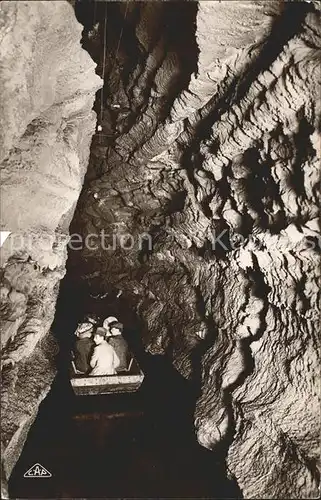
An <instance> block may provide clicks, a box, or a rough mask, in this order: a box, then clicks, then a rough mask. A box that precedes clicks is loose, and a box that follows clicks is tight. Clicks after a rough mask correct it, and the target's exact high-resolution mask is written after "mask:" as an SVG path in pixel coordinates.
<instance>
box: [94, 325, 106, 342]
mask: <svg viewBox="0 0 321 500" xmlns="http://www.w3.org/2000/svg"><path fill="white" fill-rule="evenodd" d="M106 335H107V330H106V329H105V328H103V327H101V326H100V327H98V328H97V330H96V333H95V335H94V342H95V344H96V345H98V344H101V343H102V342H104V341H105V340H106Z"/></svg>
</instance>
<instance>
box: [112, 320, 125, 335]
mask: <svg viewBox="0 0 321 500" xmlns="http://www.w3.org/2000/svg"><path fill="white" fill-rule="evenodd" d="M109 331H110V335H111V336H112V337H116V336H117V335H122V333H123V325H122V324H121V323H119V322H118V321H116V322H115V323H111V325H109Z"/></svg>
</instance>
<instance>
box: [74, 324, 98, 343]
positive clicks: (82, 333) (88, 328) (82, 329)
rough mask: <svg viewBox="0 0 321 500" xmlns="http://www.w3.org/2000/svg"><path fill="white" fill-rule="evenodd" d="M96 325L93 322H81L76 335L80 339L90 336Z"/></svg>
mask: <svg viewBox="0 0 321 500" xmlns="http://www.w3.org/2000/svg"><path fill="white" fill-rule="evenodd" d="M93 330H94V327H93V325H92V323H81V324H80V325H79V326H78V328H77V331H76V335H77V337H78V338H79V339H85V338H89V337H91V336H92V334H93Z"/></svg>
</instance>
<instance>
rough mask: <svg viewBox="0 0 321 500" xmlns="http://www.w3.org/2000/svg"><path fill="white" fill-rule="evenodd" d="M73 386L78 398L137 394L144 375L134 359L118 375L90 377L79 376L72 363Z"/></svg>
mask: <svg viewBox="0 0 321 500" xmlns="http://www.w3.org/2000/svg"><path fill="white" fill-rule="evenodd" d="M70 379H71V386H72V388H73V391H74V393H75V394H76V396H95V395H99V394H115V393H128V392H136V391H137V390H138V389H139V387H140V386H141V384H142V382H143V380H144V374H143V372H142V370H141V369H140V367H139V364H138V362H137V361H136V359H135V358H134V357H132V358H131V360H130V363H129V365H128V369H127V370H126V371H123V372H121V373H118V374H117V375H105V376H95V377H94V376H88V375H82V374H79V373H78V372H77V370H76V368H75V365H74V363H73V361H72V362H71V377H70Z"/></svg>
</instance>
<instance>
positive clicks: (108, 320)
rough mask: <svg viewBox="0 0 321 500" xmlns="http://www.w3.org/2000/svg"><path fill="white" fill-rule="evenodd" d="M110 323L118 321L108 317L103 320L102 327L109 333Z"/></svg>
mask: <svg viewBox="0 0 321 500" xmlns="http://www.w3.org/2000/svg"><path fill="white" fill-rule="evenodd" d="M112 323H118V319H117V318H116V317H115V316H108V318H106V319H104V321H103V327H104V328H105V329H106V330H107V332H109V326H110V325H111V324H112Z"/></svg>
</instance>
